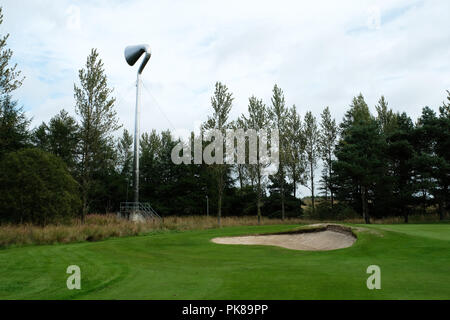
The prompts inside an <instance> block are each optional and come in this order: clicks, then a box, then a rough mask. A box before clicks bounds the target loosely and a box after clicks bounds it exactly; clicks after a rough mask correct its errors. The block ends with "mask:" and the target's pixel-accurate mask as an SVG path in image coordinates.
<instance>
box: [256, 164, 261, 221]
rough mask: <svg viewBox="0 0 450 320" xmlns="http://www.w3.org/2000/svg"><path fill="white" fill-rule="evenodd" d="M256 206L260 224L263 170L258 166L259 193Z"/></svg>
mask: <svg viewBox="0 0 450 320" xmlns="http://www.w3.org/2000/svg"><path fill="white" fill-rule="evenodd" d="M256 207H257V214H258V225H260V224H261V172H260V170H259V168H258V194H257V195H256Z"/></svg>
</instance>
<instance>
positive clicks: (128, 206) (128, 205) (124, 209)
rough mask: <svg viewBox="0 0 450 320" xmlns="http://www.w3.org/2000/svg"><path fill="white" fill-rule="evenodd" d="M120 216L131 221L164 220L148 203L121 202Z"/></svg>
mask: <svg viewBox="0 0 450 320" xmlns="http://www.w3.org/2000/svg"><path fill="white" fill-rule="evenodd" d="M120 215H121V216H122V217H127V218H128V219H130V220H134V221H139V220H149V219H152V220H162V218H161V216H160V215H159V214H158V213H157V212H156V211H155V210H154V209H153V208H152V206H151V205H150V203H148V202H121V203H120Z"/></svg>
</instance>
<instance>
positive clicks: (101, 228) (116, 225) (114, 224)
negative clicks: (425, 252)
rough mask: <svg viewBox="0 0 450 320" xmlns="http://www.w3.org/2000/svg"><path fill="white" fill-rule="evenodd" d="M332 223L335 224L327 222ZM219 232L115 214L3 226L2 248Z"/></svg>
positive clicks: (209, 220) (204, 225)
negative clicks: (42, 224) (179, 232)
mask: <svg viewBox="0 0 450 320" xmlns="http://www.w3.org/2000/svg"><path fill="white" fill-rule="evenodd" d="M431 220H434V221H437V217H434V216H431V215H422V216H411V217H410V221H411V222H430V221H431ZM317 222H323V221H318V220H312V219H299V218H295V219H294V218H290V219H286V220H281V219H268V218H264V217H263V219H262V221H261V224H262V225H274V224H312V223H317ZM327 222H332V221H327ZM339 222H340V223H342V222H346V223H364V221H363V220H362V219H347V220H344V221H339ZM402 222H403V219H402V218H401V217H398V218H396V217H394V218H386V219H382V220H374V221H373V223H390V224H392V223H402ZM221 225H222V227H232V226H253V225H258V221H257V218H256V217H253V216H245V217H222V219H221ZM211 228H217V218H216V217H205V216H187V217H177V216H171V217H166V218H164V219H163V221H162V222H159V221H146V222H139V223H136V222H132V221H128V220H125V219H120V218H118V217H117V216H116V215H114V214H109V215H99V214H91V215H88V216H87V217H86V221H85V223H84V224H83V223H81V221H80V220H77V219H74V220H72V221H71V223H69V224H57V225H48V226H45V227H40V226H36V225H31V224H23V225H10V224H5V225H0V248H5V247H10V246H22V245H43V244H57V243H71V242H82V241H99V240H104V239H108V238H113V237H126V236H138V235H144V234H148V233H151V232H164V231H168V230H193V229H211Z"/></svg>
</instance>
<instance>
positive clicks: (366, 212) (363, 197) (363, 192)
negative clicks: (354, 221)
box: [361, 186, 370, 224]
mask: <svg viewBox="0 0 450 320" xmlns="http://www.w3.org/2000/svg"><path fill="white" fill-rule="evenodd" d="M361 200H362V208H363V218H364V221H365V222H366V224H370V216H369V205H368V202H367V188H366V187H365V186H362V187H361Z"/></svg>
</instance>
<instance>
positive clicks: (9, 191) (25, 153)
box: [0, 149, 81, 225]
mask: <svg viewBox="0 0 450 320" xmlns="http://www.w3.org/2000/svg"><path fill="white" fill-rule="evenodd" d="M0 203H1V204H2V205H1V207H0V221H1V222H11V223H33V224H39V225H46V224H48V223H53V222H58V221H62V220H64V219H68V218H70V217H74V216H75V215H76V214H77V213H78V212H79V209H80V206H81V201H80V197H79V189H78V184H77V182H76V181H75V180H74V179H73V178H72V176H71V175H70V173H69V172H68V171H67V169H66V166H65V164H64V162H63V161H62V160H61V159H59V158H58V157H56V156H54V155H52V154H49V153H47V152H44V151H42V150H39V149H23V150H20V151H17V152H11V153H8V154H6V155H5V156H4V157H3V158H2V159H1V161H0Z"/></svg>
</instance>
